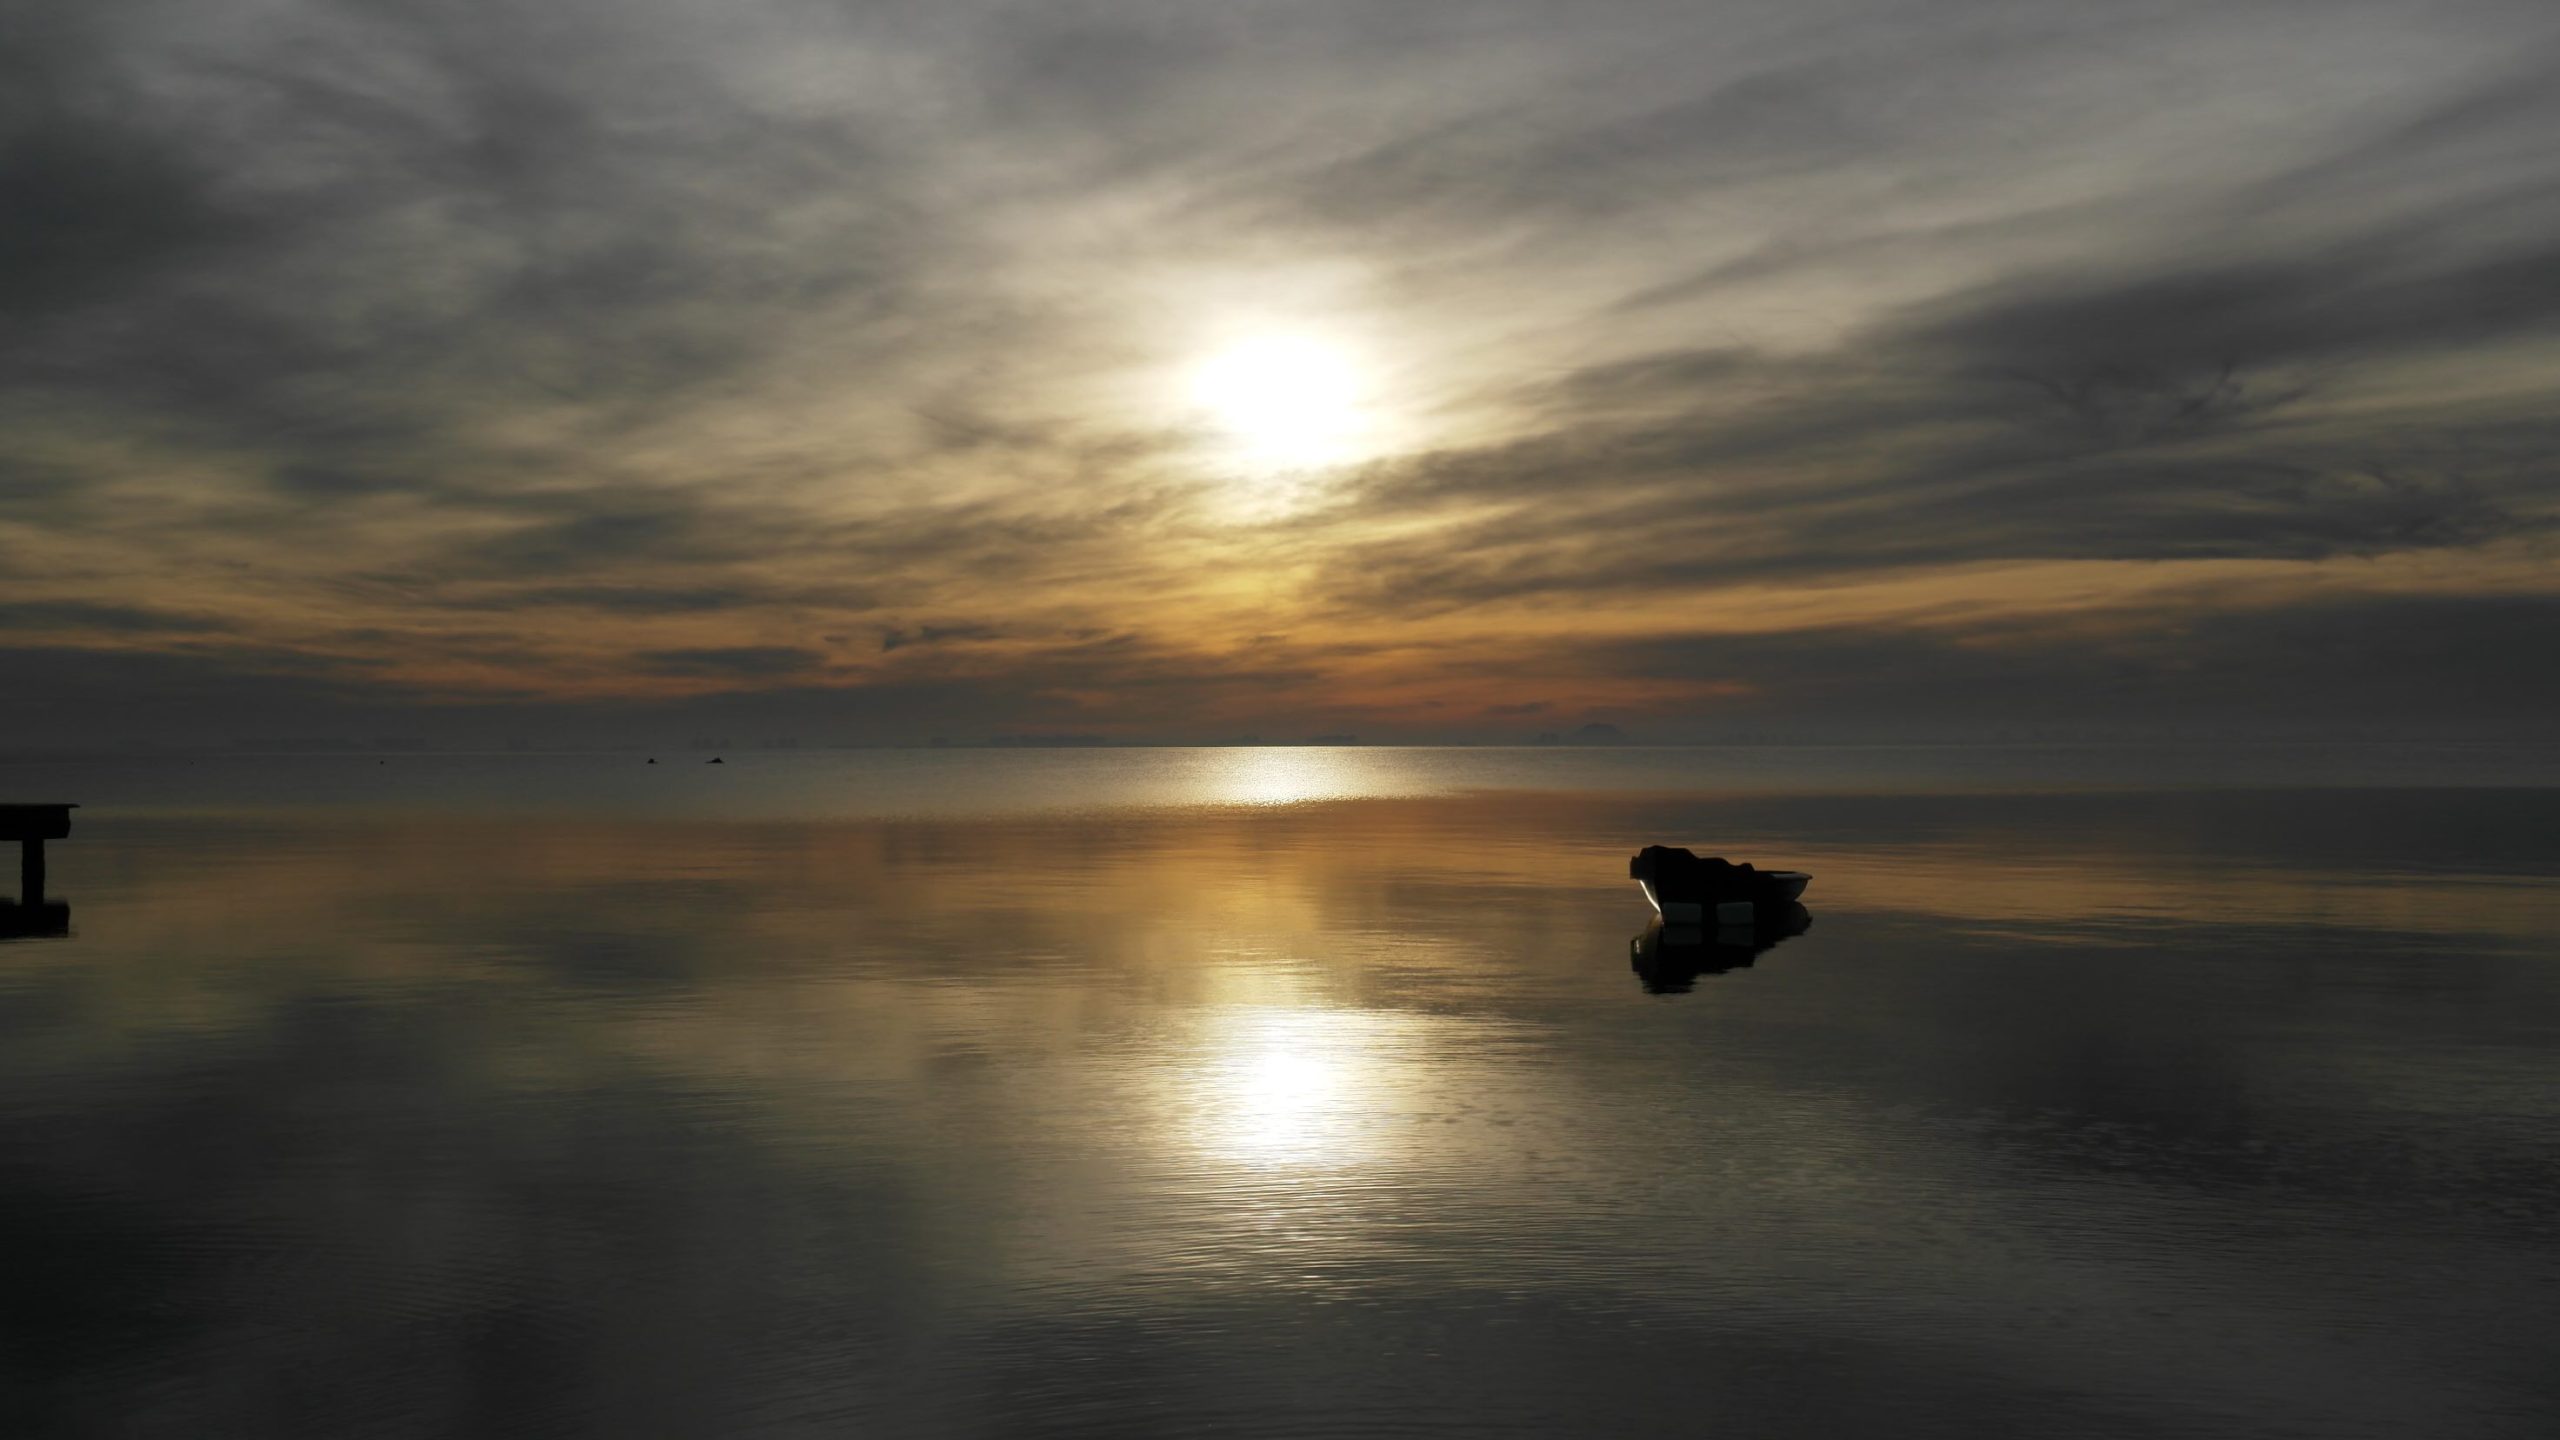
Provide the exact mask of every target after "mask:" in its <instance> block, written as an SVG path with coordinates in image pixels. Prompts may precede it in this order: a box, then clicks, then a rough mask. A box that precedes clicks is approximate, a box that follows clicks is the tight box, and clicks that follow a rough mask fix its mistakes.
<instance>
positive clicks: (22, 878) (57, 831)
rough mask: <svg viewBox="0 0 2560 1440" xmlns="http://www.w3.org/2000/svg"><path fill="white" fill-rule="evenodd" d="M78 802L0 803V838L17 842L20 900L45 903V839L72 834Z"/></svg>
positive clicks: (67, 836)
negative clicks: (72, 823)
mask: <svg viewBox="0 0 2560 1440" xmlns="http://www.w3.org/2000/svg"><path fill="white" fill-rule="evenodd" d="M79 808H80V807H79V806H77V805H0V840H15V841H17V842H18V896H19V903H20V904H22V905H25V906H28V907H30V908H32V907H34V906H38V905H42V904H43V903H44V842H46V841H47V840H62V839H67V838H69V836H70V834H71V812H72V811H74V810H77V809H79Z"/></svg>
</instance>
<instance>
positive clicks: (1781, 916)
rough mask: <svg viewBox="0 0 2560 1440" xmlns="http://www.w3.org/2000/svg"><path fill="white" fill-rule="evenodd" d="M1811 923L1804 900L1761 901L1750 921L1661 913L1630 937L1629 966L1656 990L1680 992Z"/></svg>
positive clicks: (1744, 961) (1733, 967) (1738, 965)
mask: <svg viewBox="0 0 2560 1440" xmlns="http://www.w3.org/2000/svg"><path fill="white" fill-rule="evenodd" d="M1812 927H1813V916H1812V914H1811V913H1810V912H1808V911H1807V910H1806V909H1805V908H1804V907H1803V906H1802V905H1795V904H1787V905H1764V906H1762V907H1760V910H1759V914H1758V917H1757V918H1756V919H1755V920H1754V922H1753V923H1751V924H1749V925H1720V926H1699V925H1666V924H1664V923H1663V922H1662V921H1661V920H1660V919H1659V918H1657V919H1656V920H1655V921H1654V922H1653V923H1652V924H1650V925H1647V926H1646V927H1645V928H1644V933H1642V934H1640V935H1638V936H1636V937H1635V939H1633V940H1631V941H1629V942H1628V945H1627V949H1628V952H1629V954H1630V956H1631V962H1630V968H1632V969H1633V970H1634V971H1635V972H1636V977H1637V978H1638V979H1640V980H1642V981H1643V982H1644V988H1645V989H1646V990H1648V991H1650V992H1651V993H1653V994H1656V995H1684V994H1687V993H1688V990H1689V987H1690V986H1691V985H1692V984H1695V983H1696V981H1697V979H1698V977H1699V976H1701V975H1721V974H1723V973H1724V972H1725V971H1727V970H1740V969H1742V968H1744V967H1746V966H1748V965H1750V964H1751V962H1753V961H1754V960H1757V959H1759V958H1760V956H1761V955H1762V954H1764V953H1766V952H1767V951H1768V950H1769V949H1770V948H1771V947H1773V946H1775V945H1778V944H1779V943H1781V942H1782V941H1785V940H1786V939H1788V938H1789V937H1791V936H1796V935H1801V934H1803V933H1804V932H1805V931H1807V930H1809V929H1811V928H1812Z"/></svg>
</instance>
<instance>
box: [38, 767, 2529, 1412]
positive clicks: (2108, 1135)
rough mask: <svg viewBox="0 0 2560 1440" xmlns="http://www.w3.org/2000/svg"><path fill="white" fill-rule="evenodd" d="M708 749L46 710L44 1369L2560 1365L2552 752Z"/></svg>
mask: <svg viewBox="0 0 2560 1440" xmlns="http://www.w3.org/2000/svg"><path fill="white" fill-rule="evenodd" d="M666 758H667V759H668V760H669V764H668V765H664V766H661V767H659V768H658V770H657V771H655V772H650V773H647V774H643V773H642V772H640V771H638V770H636V769H635V768H634V767H636V765H637V761H636V758H634V757H521V758H515V759H505V760H490V761H475V762H463V761H429V760H401V761H395V762H394V763H393V764H392V765H387V766H375V764H374V762H373V761H372V760H370V759H365V760H362V761H357V760H353V759H333V760H310V761H274V762H254V763H253V762H246V761H227V762H221V763H220V764H214V765H210V766H209V767H208V768H205V769H203V770H201V771H196V772H188V771H186V770H185V767H184V766H183V765H182V764H181V763H180V762H174V761H173V762H167V763H166V764H164V765H163V766H161V767H159V768H155V769H148V770H135V769H133V768H131V767H125V768H122V769H117V768H115V767H101V766H91V767H80V766H68V767H62V766H57V767H52V768H50V769H42V770H38V769H32V768H28V767H18V768H16V769H14V770H12V769H11V768H9V767H0V780H4V781H5V782H6V783H5V784H4V785H0V799H36V798H62V799H76V800H87V801H89V802H90V804H91V808H90V809H87V810H84V811H83V812H82V814H81V818H80V820H79V822H78V827H77V832H76V834H75V837H74V838H73V839H72V840H70V841H68V842H63V843H60V844H58V845H57V846H56V847H55V848H54V852H53V855H54V863H53V869H52V881H51V891H52V894H53V896H54V898H55V899H56V900H58V901H61V902H64V903H66V904H67V905H68V906H69V912H68V916H67V920H68V924H69V928H70V929H71V930H72V932H73V933H72V934H71V935H70V936H69V937H68V938H61V939H31V940H27V941H23V942H20V943H13V944H8V945H5V946H0V1434H7V1435H11V1436H19V1435H57V1434H58V1435H90V1434H94V1435H114V1436H173V1437H179V1436H183V1437H203V1436H234V1435H236V1436H259V1437H265V1436H301V1435H311V1436H375V1435H379V1436H459V1435H496V1434H535V1435H542V1434H561V1435H596V1436H661V1435H663V1436H762V1435H804V1434H805V1435H830V1436H834V1435H861V1436H910V1435H912V1436H941V1435H955V1436H980V1435H984V1436H1014V1435H1023V1436H1035V1435H1096V1436H1103V1435H1109V1436H1151V1435H1162V1436H1196V1435H1203V1434H1236V1435H1248V1436H1251V1435H1268V1436H1328V1435H1372V1434H1374V1435H1404V1434H1420V1433H1441V1434H1449V1435H1493V1434H1521V1435H1564V1436H1585V1435H1588V1436H1641V1435H1679V1436H1692V1435H1731V1436H1785V1435H1808V1436H1811V1435H1820V1436H1856V1435H1897V1436H1899V1435H1948V1436H1957V1435H1961V1436H1999V1435H2017V1436H2037V1437H2053V1436H2129V1435H2164V1436H2167V1435H2174V1436H2221V1435H2233V1436H2237V1435H2247V1436H2276V1435H2301V1436H2323V1437H2326V1436H2390V1437H2395V1440H2398V1437H2408V1436H2418V1435H2444V1436H2495V1435H2516V1436H2525V1435H2533V1436H2541V1435H2548V1434H2551V1433H2554V1431H2555V1428H2560V1364H2555V1362H2554V1358H2553V1356H2554V1351H2553V1344H2554V1341H2553V1337H2554V1336H2555V1335H2560V893H2555V888H2554V886H2553V883H2552V880H2551V878H2550V877H2551V876H2553V875H2554V873H2555V872H2560V790H2552V789H2544V788H2498V787H2496V786H2493V785H2481V784H2478V783H2477V781H2478V778H2479V777H2477V776H2466V777H2463V778H2465V779H2466V780H2468V781H2470V782H2472V783H2470V784H2469V786H2468V788H2459V789H2452V788H2439V789H2426V788H2378V789H2335V788H2329V789H2268V790H2253V791H2228V790H2211V789H2198V788H2176V789H2159V790H2149V791H2143V792H2081V793H2074V792H2072V791H2069V790H2055V789H2051V788H2050V787H2049V786H2048V787H2047V788H2044V789H2038V788H2035V787H2033V786H2030V787H2028V788H2024V789H2017V788H2011V787H2006V786H2002V787H1997V788H1998V793H1955V792H1956V791H1958V790H1960V789H1961V788H1962V787H1961V786H1960V785H1956V784H1952V783H1951V781H1957V780H1961V775H1960V774H1958V775H1955V776H1952V777H1951V776H1950V775H1948V774H1944V773H1940V771H1938V770H1931V771H1929V773H1928V774H1927V775H1925V776H1919V777H1918V778H1913V776H1911V775H1906V776H1904V779H1905V780H1907V781H1909V783H1906V784H1900V785H1895V786H1879V787H1873V788H1880V789H1890V790H1896V791H1898V793H1862V792H1861V791H1859V790H1858V789H1857V788H1856V787H1855V786H1854V785H1848V784H1846V782H1844V781H1843V780H1842V778H1841V777H1840V776H1839V775H1837V774H1833V775H1830V776H1829V777H1828V779H1827V781H1826V783H1820V784H1810V783H1809V784H1808V785H1806V786H1804V787H1800V788H1803V789H1807V790H1811V791H1815V792H1819V793H1799V794H1790V793H1785V792H1786V790H1787V789H1788V787H1787V785H1786V784H1785V783H1784V781H1785V779H1786V777H1785V775H1784V774H1783V773H1781V772H1782V771H1783V765H1782V764H1779V763H1777V762H1771V765H1770V766H1769V767H1765V768H1766V773H1760V774H1758V776H1757V780H1758V783H1744V782H1745V781H1746V780H1749V779H1751V778H1752V777H1750V776H1740V775H1736V774H1733V773H1722V772H1714V773H1710V770H1701V769H1698V768H1696V767H1697V766H1698V765H1704V764H1708V763H1709V762H1688V761H1682V762H1676V763H1675V762H1670V761H1665V762H1662V763H1661V764H1660V765H1659V766H1658V767H1657V768H1658V769H1659V770H1660V771H1661V773H1663V774H1664V775H1665V776H1666V777H1667V778H1668V779H1670V780H1672V781H1676V782H1678V783H1677V784H1675V785H1674V786H1673V789H1674V791H1675V792H1676V793H1659V792H1657V791H1655V790H1652V789H1650V788H1647V787H1646V786H1645V785H1644V784H1642V783H1641V777H1642V775H1643V773H1644V767H1643V766H1641V765H1638V764H1635V762H1632V761H1629V760H1627V759H1625V758H1624V757H1613V758H1610V759H1607V760H1594V759H1590V758H1588V757H1581V758H1558V759H1534V758H1528V757H1518V756H1515V757H1513V758H1511V759H1510V760H1508V761H1503V760H1500V759H1499V758H1498V757H1497V758H1495V759H1486V758H1484V757H1480V756H1479V757H1473V758H1468V757H1459V758H1455V759H1452V758H1450V757H1446V756H1442V757H1429V756H1419V757H1416V756H1406V757H1399V756H1397V755H1395V754H1393V753H1388V752H1314V751H1300V752H1230V753H1228V754H1226V755H1223V756H1220V755H1216V754H1208V755H1203V754H1200V753H1180V752H1164V753H1162V754H1160V755H1159V756H1158V757H1157V758H1153V759H1150V758H1148V756H1147V755H1145V754H1131V753H1123V754H1115V755H1111V756H1104V757H1098V758H1097V757H1092V756H1075V757H1060V758H1055V759H1044V758H1043V757H1039V756H1029V755H1023V756H1000V757H973V756H958V757H935V758H934V759H932V760H931V761H929V762H925V761H913V760H906V759H898V758H895V757H889V758H879V759H864V758H862V757H840V756H839V757H812V758H810V759H806V760H792V761H785V760H781V759H752V758H751V759H748V760H744V761H741V762H739V763H735V764H733V765H731V766H729V767H725V768H724V769H718V770H710V769H704V768H699V767H698V766H697V765H696V764H695V761H696V760H698V757H683V760H684V768H683V769H682V770H681V771H674V770H673V769H672V767H673V766H674V764H675V763H676V757H666ZM1943 760H1944V757H1939V759H1938V760H1932V761H1930V762H1928V763H1929V764H1931V765H1939V764H1940V762H1941V761H1943ZM1713 763H1726V762H1713ZM1755 763H1756V762H1755ZM1915 763H1917V762H1915ZM1684 764H1685V765H1690V766H1691V767H1692V768H1690V769H1686V770H1684V769H1682V768H1681V766H1682V765H1684ZM1594 765H1597V766H1600V767H1601V769H1600V770H1598V771H1593V770H1591V769H1590V768H1589V767H1590V766H1594ZM866 766H867V767H870V768H869V769H867V770H866V768H865V767H866ZM919 766H921V767H922V768H921V769H919V768H917V767H919ZM1434 766H1437V767H1440V768H1439V769H1436V770H1435V769H1433V768H1432V767H1434ZM1611 766H1619V767H1622V768H1620V769H1614V770H1613V769H1610V768H1609V767H1611ZM900 767H905V768H900ZM1008 767H1009V768H1008ZM1079 767H1081V768H1079ZM1097 767H1098V768H1097ZM1468 767H1474V768H1472V769H1471V768H1468ZM1487 767H1491V768H1487ZM1576 767H1583V768H1579V769H1577V768H1576ZM1626 767H1632V768H1626ZM1728 768H1730V767H1729V766H1728ZM1746 768H1747V767H1746ZM1923 768H1925V767H1923ZM1942 768H1943V767H1942ZM1958 768H1959V770H1960V769H1961V766H1960V765H1959V766H1958ZM1710 769H1711V767H1710ZM368 770H374V771H379V772H381V773H376V774H368V773H367V771H368ZM1915 773H1916V772H1915ZM1985 773H1986V774H1994V775H2000V774H2003V773H2004V772H2000V771H1998V769H1997V767H1996V766H1987V767H1986V771H1985ZM1097 775H1100V776H1101V777H1102V778H1101V779H1099V780H1097V779H1096V778H1095V777H1096V776H1097ZM920 776H921V777H922V778H919V777H920ZM1630 776H1635V777H1637V782H1636V783H1629V777H1630ZM1203 777H1207V778H1205V779H1204V778H1203ZM1613 777H1614V778H1613ZM1506 778H1507V779H1509V780H1510V781H1511V782H1513V783H1512V786H1511V788H1507V789H1486V788H1484V787H1485V786H1486V785H1487V784H1489V783H1497V782H1500V781H1502V780H1504V779H1506ZM1815 778H1817V779H1821V778H1823V777H1815ZM1852 778H1855V777H1852ZM1869 778H1873V777H1872V776H1870V777H1869ZM2051 778H2052V777H2051V776H2049V775H2048V776H2044V777H2043V779H2044V780H2045V781H2050V780H2051ZM1560 781H1561V782H1564V783H1563V784H1562V786H1561V787H1560V786H1559V784H1558V782H1560ZM1708 782H1712V783H1708ZM63 787H75V788H78V789H79V790H80V791H81V793H64V794H61V795H58V796H56V795H52V794H44V795H37V794H31V793H26V792H28V791H29V790H30V789H42V790H46V791H52V790H55V789H57V788H63ZM1364 796H1365V797H1367V798H1362V797H1364ZM102 799H103V800H105V801H107V802H109V803H101V800H102ZM1649 841H1662V842H1668V843H1691V844H1699V845H1702V846H1706V847H1710V848H1713V849H1716V850H1721V851H1722V852H1724V853H1726V854H1728V855H1732V856H1735V857H1737V858H1750V859H1754V860H1757V861H1760V862H1762V863H1765V864H1772V865H1780V864H1783V865H1791V866H1795V867H1797V868H1803V869H1809V870H1811V871H1813V872H1815V876H1816V878H1815V881H1814V884H1813V888H1812V890H1811V891H1810V892H1809V893H1808V895H1807V896H1806V900H1807V903H1808V907H1809V909H1810V912H1811V917H1812V923H1811V928H1810V929H1809V930H1808V931H1806V932H1805V933H1803V934H1801V935H1797V936H1795V937H1793V938H1789V939H1785V940H1783V941H1782V942H1780V943H1778V944H1777V945H1775V946H1774V948H1770V949H1767V950H1766V951H1764V952H1762V953H1760V954H1758V955H1757V957H1756V959H1755V958H1754V957H1753V956H1752V954H1751V952H1750V950H1749V949H1748V948H1747V947H1738V946H1737V947H1731V948H1726V949H1721V950H1718V949H1712V948H1710V949H1705V950H1691V951H1684V952H1674V953H1670V954H1668V955H1666V954H1664V953H1663V952H1660V951H1658V950H1655V949H1653V947H1651V946H1649V945H1648V946H1646V947H1642V948H1644V949H1645V950H1646V951H1647V952H1648V953H1647V954H1645V955H1642V956H1638V955H1636V954H1634V953H1633V949H1632V948H1631V947H1632V942H1635V941H1636V940H1638V939H1639V938H1640V935H1641V932H1642V930H1643V925H1642V921H1643V919H1644V916H1645V911H1644V906H1643V903H1642V900H1641V898H1640V897H1639V896H1638V894H1637V893H1636V890H1635V888H1634V887H1633V886H1632V885H1631V884H1629V883H1628V882H1627V880H1626V879H1625V873H1626V872H1625V858H1626V856H1627V854H1628V853H1629V852H1630V851H1632V850H1634V849H1635V848H1636V847H1637V846H1639V845H1641V844H1644V843H1646V842H1649ZM1639 959H1641V960H1642V961H1643V965H1642V968H1641V970H1640V969H1639V968H1638V965H1637V963H1636V962H1637V960H1639ZM1746 962H1747V963H1746Z"/></svg>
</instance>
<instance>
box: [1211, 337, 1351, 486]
mask: <svg viewBox="0 0 2560 1440" xmlns="http://www.w3.org/2000/svg"><path fill="white" fill-rule="evenodd" d="M1368 390H1369V387H1368V378H1367V376H1366V375H1365V374H1364V373H1363V372H1362V368H1361V366H1360V363H1359V360H1358V358H1357V357H1356V356H1354V355H1353V354H1352V353H1351V352H1350V351H1348V350H1346V349H1344V348H1343V347H1342V346H1340V345H1336V344H1332V343H1330V342H1327V341H1325V340H1321V339H1318V338H1316V337H1314V336H1310V335H1279V334H1275V335H1262V336H1256V337H1254V338H1252V339H1248V340H1244V341H1240V342H1238V343H1236V344H1234V345H1230V346H1228V347H1227V348H1226V349H1224V350H1221V351H1219V352H1218V353H1216V354H1214V355H1212V356H1210V357H1209V358H1208V359H1207V360H1205V361H1203V362H1201V364H1200V365H1199V367H1198V368H1197V369H1196V370H1194V371H1193V372H1192V377H1191V398H1192V401H1193V403H1194V404H1196V405H1197V406H1198V407H1199V408H1200V410H1201V411H1202V412H1203V413H1204V414H1205V415H1206V417H1207V418H1208V419H1209V421H1210V422H1211V423H1212V424H1214V425H1215V426H1216V427H1217V429H1218V430H1219V432H1220V433H1222V434H1223V435H1225V436H1226V438H1227V441H1228V443H1229V445H1230V446H1231V447H1232V450H1233V454H1234V458H1235V459H1237V460H1239V461H1241V462H1243V463H1245V464H1248V465H1252V466H1255V467H1259V468H1266V469H1314V468H1318V467H1321V466H1326V465H1335V464H1340V463H1341V462H1343V461H1345V460H1348V459H1350V458H1352V457H1353V456H1354V455H1356V454H1357V453H1358V452H1359V450H1360V447H1361V444H1362V441H1363V439H1364V438H1365V436H1366V434H1367V432H1368V430H1369V426H1370V417H1369V413H1368V405H1369V394H1368Z"/></svg>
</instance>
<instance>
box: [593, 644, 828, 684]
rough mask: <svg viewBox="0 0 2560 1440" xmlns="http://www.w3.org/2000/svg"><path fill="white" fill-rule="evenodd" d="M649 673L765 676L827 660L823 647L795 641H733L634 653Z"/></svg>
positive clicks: (795, 671) (815, 665) (803, 670)
mask: <svg viewBox="0 0 2560 1440" xmlns="http://www.w3.org/2000/svg"><path fill="white" fill-rule="evenodd" d="M632 658H633V660H634V662H635V663H636V665H637V667H638V669H639V670H640V671H641V673H643V674H648V675H677V676H699V677H704V678H709V679H719V680H764V679H771V678H774V677H777V676H796V675H805V674H807V673H808V672H809V671H811V670H815V669H817V668H818V667H819V666H821V665H824V664H825V663H826V659H827V657H826V655H825V653H824V652H823V651H818V650H804V649H801V648H799V647H797V646H792V645H734V646H727V647H721V648H714V649H704V650H651V651H646V652H644V653H642V654H640V655H636V656H634V657H632Z"/></svg>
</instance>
